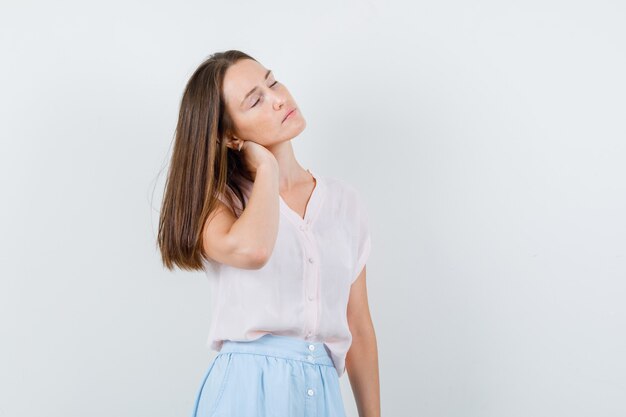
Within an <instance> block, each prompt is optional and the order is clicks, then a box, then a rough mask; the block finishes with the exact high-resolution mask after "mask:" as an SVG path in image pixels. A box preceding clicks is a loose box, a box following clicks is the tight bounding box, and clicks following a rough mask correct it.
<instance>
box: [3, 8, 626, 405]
mask: <svg viewBox="0 0 626 417" xmlns="http://www.w3.org/2000/svg"><path fill="white" fill-rule="evenodd" d="M625 11H626V9H625V7H624V5H623V3H620V2H617V1H594V2H592V1H586V2H582V1H564V0H561V1H556V0H542V1H515V2H510V1H509V2H497V1H491V2H488V1H479V2H472V3H467V2H463V1H458V0H457V1H437V2H433V1H428V2H424V1H420V2H408V1H407V2H400V1H392V2H388V1H387V2H383V1H380V0H379V1H355V0H350V1H340V2H337V1H322V2H319V1H318V2H308V3H298V2H296V3H294V2H286V1H282V2H276V1H274V2H272V1H269V2H237V1H230V2H206V1H205V2H200V1H196V2H191V1H187V2H176V3H174V2H169V3H166V2H155V1H150V2H148V1H145V2H128V1H124V2H122V1H116V0H113V1H108V2H97V3H96V2H91V3H87V2H78V1H76V2H66V1H61V2H43V1H38V2H32V1H31V2H28V1H20V2H17V1H3V2H2V4H1V10H0V36H1V37H0V39H1V41H0V42H1V44H0V46H1V48H2V65H1V66H0V89H1V93H0V115H1V118H2V123H1V125H0V129H1V132H2V146H1V148H0V149H1V151H0V170H1V171H0V190H1V192H2V204H1V206H0V210H1V216H0V219H1V220H0V221H1V222H2V224H1V228H0V230H1V238H0V239H1V243H0V245H1V246H0V261H1V268H2V270H1V272H0V274H1V277H2V278H1V281H0V335H1V343H0V417H35V416H44V415H45V416H49V417H57V416H59V417H60V416H64V417H67V416H77V417H78V416H84V415H89V416H91V417H99V416H107V417H110V416H119V417H122V416H129V417H130V416H155V417H156V416H163V417H165V416H167V417H170V416H177V417H180V416H182V417H186V416H188V415H189V413H190V411H191V408H192V405H193V401H194V399H195V395H196V391H197V389H198V387H199V383H200V379H201V377H202V376H203V374H204V372H205V370H206V367H207V366H208V364H209V362H210V360H211V359H212V357H213V355H214V352H210V351H209V350H208V348H207V347H206V346H205V341H206V337H207V334H208V329H209V323H210V319H211V317H210V314H209V313H210V305H209V294H208V292H207V291H208V281H207V280H206V277H205V276H204V275H203V274H202V273H201V272H193V273H192V272H182V271H175V272H170V271H168V270H165V269H164V268H163V267H162V265H161V263H160V262H161V260H160V255H159V253H158V251H157V249H156V227H157V224H158V210H159V209H160V201H161V198H162V189H163V185H164V179H165V174H166V169H167V163H168V158H169V157H170V156H171V154H170V150H171V149H170V145H171V142H172V138H173V133H174V128H175V123H176V119H177V116H178V115H177V111H178V104H179V100H180V97H181V94H182V91H183V88H184V85H185V83H186V81H187V79H188V77H189V76H190V75H191V73H192V71H193V70H194V69H195V68H196V66H197V65H198V64H200V62H202V60H203V59H204V58H205V57H207V56H208V55H209V54H210V53H212V52H216V51H221V50H226V49H240V50H242V51H244V52H247V53H249V54H251V55H252V56H254V57H255V58H257V59H258V60H259V61H260V62H261V63H262V64H263V65H265V66H266V67H267V68H271V69H273V70H274V71H275V75H276V78H277V79H278V80H280V81H281V82H283V83H284V84H286V85H287V87H288V88H289V89H290V91H291V93H292V95H293V96H294V98H295V100H296V102H297V103H298V105H299V107H300V108H301V111H302V114H303V115H304V117H305V118H306V120H307V128H306V130H305V131H304V132H303V133H302V134H301V135H299V136H298V137H296V138H295V139H294V147H295V150H296V155H297V158H298V160H299V161H300V163H301V164H302V165H303V166H304V167H307V168H312V169H314V170H315V171H316V172H318V173H319V174H321V175H330V176H337V177H340V178H342V179H345V180H347V181H349V182H351V183H352V184H354V185H355V186H356V187H357V188H358V189H359V190H361V191H362V193H363V195H364V198H365V200H366V202H367V204H368V207H369V210H370V217H371V227H372V245H373V246H372V254H371V257H370V260H369V262H368V276H367V280H368V291H369V297H370V307H371V310H372V315H373V319H374V324H375V326H376V332H377V337H378V346H379V355H380V377H381V379H380V382H381V394H382V410H383V415H384V416H429V417H436V416H454V417H457V416H458V417H474V416H476V417H478V416H480V417H502V416H506V417H517V416H519V417H530V416H532V417H542V416H546V417H554V416H569V417H575V416H581V417H582V416H591V415H593V416H603V417H609V416H623V415H626V397H625V395H624V394H625V393H626V354H625V353H626V332H625V329H626V305H625V303H624V300H625V298H626V217H625V213H626V181H625V178H626V140H625V139H626V125H625V122H624V120H625V117H624V116H625V115H626V100H625V95H626V82H625V81H624V74H626V54H624V50H625V47H626V30H625V26H624V18H625V17H626V13H625ZM341 384H342V390H343V394H344V399H345V404H346V409H347V411H348V414H349V416H351V417H354V416H357V412H356V408H355V404H354V400H353V397H352V392H351V391H350V385H349V382H348V378H347V375H346V376H345V377H344V378H342V379H341Z"/></svg>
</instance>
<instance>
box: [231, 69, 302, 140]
mask: <svg viewBox="0 0 626 417" xmlns="http://www.w3.org/2000/svg"><path fill="white" fill-rule="evenodd" d="M224 98H225V101H226V109H227V111H228V114H229V115H230V116H231V118H232V120H233V122H234V124H235V132H233V133H234V136H235V137H236V138H239V139H243V140H250V141H253V142H256V143H258V144H260V145H263V146H266V147H268V146H272V145H275V144H277V143H280V142H283V141H285V140H289V139H291V138H293V137H295V136H297V135H298V134H299V133H300V132H302V131H303V130H304V128H305V126H306V121H305V120H304V117H302V115H301V114H300V109H298V108H297V106H296V103H295V101H294V99H293V97H291V94H289V90H287V87H285V86H284V85H283V84H282V83H281V82H280V81H277V80H276V79H275V78H274V74H273V72H271V71H269V72H268V69H267V68H265V67H263V66H262V65H261V64H259V63H258V62H256V61H255V60H252V59H241V60H239V61H238V62H237V63H235V64H233V65H231V66H230V67H229V68H228V69H227V70H226V74H225V75H224ZM292 109H296V110H295V111H294V112H293V113H292V114H291V115H290V116H289V117H288V118H287V119H285V116H286V115H287V113H289V112H290V111H291V110H292ZM283 119H284V120H283Z"/></svg>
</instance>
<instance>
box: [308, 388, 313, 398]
mask: <svg viewBox="0 0 626 417" xmlns="http://www.w3.org/2000/svg"><path fill="white" fill-rule="evenodd" d="M306 393H307V394H309V397H312V396H313V394H315V391H313V390H312V389H310V388H309V390H308V391H307V392H306Z"/></svg>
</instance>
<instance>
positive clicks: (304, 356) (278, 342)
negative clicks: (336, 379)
mask: <svg viewBox="0 0 626 417" xmlns="http://www.w3.org/2000/svg"><path fill="white" fill-rule="evenodd" d="M230 352H235V353H253V354H260V355H266V356H275V357H278V358H284V359H293V360H297V361H303V362H308V363H314V364H318V365H327V366H334V365H333V361H332V358H331V356H330V351H329V350H328V347H326V345H325V344H324V343H323V342H307V341H306V340H303V339H298V338H295V337H289V336H282V335H275V334H265V335H263V336H261V337H260V338H258V339H255V340H247V341H236V340H224V343H223V344H222V349H221V350H220V351H219V353H218V355H221V354H224V353H230Z"/></svg>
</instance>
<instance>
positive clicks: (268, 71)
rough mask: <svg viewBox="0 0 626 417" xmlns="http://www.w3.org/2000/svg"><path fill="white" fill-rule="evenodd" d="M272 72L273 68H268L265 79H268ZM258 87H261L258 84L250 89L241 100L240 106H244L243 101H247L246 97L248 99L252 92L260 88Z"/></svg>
mask: <svg viewBox="0 0 626 417" xmlns="http://www.w3.org/2000/svg"><path fill="white" fill-rule="evenodd" d="M271 72H272V70H271V69H268V70H267V72H266V73H265V79H266V80H267V77H269V76H270V73H271ZM258 89H259V87H258V86H256V87H254V88H253V89H252V90H250V91H248V94H246V96H245V97H244V98H243V100H241V104H240V106H242V105H243V102H244V101H246V99H247V98H248V97H250V95H251V94H252V93H254V92H255V91H256V90H258Z"/></svg>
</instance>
